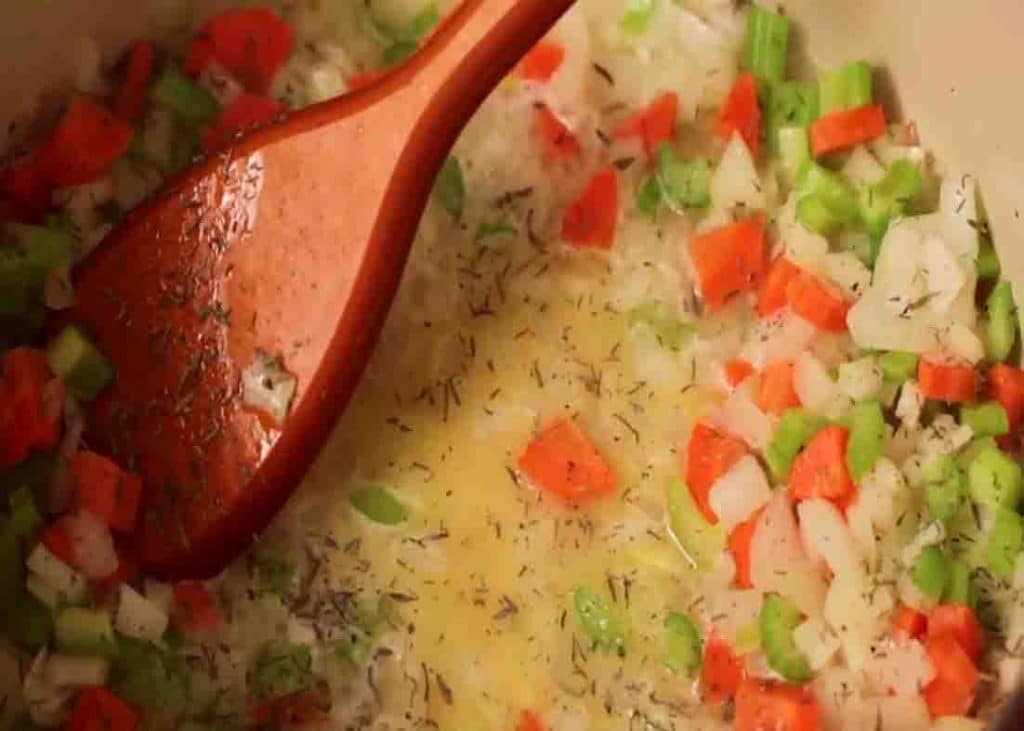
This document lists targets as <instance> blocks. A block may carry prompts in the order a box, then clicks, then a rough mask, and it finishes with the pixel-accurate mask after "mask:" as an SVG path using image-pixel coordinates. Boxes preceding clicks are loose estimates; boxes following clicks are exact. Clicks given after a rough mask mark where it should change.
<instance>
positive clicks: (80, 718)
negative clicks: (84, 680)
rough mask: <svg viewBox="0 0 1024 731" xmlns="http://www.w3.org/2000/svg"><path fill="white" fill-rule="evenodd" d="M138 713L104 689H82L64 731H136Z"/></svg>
mask: <svg viewBox="0 0 1024 731" xmlns="http://www.w3.org/2000/svg"><path fill="white" fill-rule="evenodd" d="M138 728H139V713H138V711H136V710H135V709H134V708H132V707H131V706H130V705H128V704H127V703H125V702H124V701H123V700H121V699H120V698H118V697H117V696H116V695H114V694H113V693H111V692H110V691H109V690H107V689H106V688H103V687H101V686H98V685H94V686H89V687H86V688H83V689H82V690H81V692H79V694H78V697H77V698H76V699H75V706H74V710H73V711H72V712H71V718H69V719H68V721H67V723H66V724H65V726H64V731H136V729H138Z"/></svg>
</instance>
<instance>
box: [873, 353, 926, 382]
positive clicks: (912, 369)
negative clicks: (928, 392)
mask: <svg viewBox="0 0 1024 731" xmlns="http://www.w3.org/2000/svg"><path fill="white" fill-rule="evenodd" d="M919 360H920V356H918V354H917V353H905V352H903V351H900V350H890V351H889V352H887V353H882V355H881V356H880V357H879V358H878V366H879V368H881V369H882V376H883V377H884V378H885V380H887V381H889V382H890V383H903V382H904V381H907V380H908V379H910V378H913V377H914V375H915V374H916V373H917V363H918V361H919Z"/></svg>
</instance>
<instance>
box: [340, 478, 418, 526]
mask: <svg viewBox="0 0 1024 731" xmlns="http://www.w3.org/2000/svg"><path fill="white" fill-rule="evenodd" d="M348 501H349V502H350V503H352V507H354V508H355V509H356V510H358V511H359V512H360V513H362V514H363V515H364V516H366V517H367V518H369V519H370V520H372V521H373V522H374V523H379V524H381V525H398V524H400V523H404V522H405V520H406V518H408V517H409V510H408V509H407V508H406V507H405V505H403V504H402V503H401V502H400V501H399V500H398V498H396V497H395V496H394V495H393V494H392V493H391V491H390V490H388V489H387V488H385V487H381V486H380V485H368V486H366V487H360V488H355V489H353V490H352V491H351V492H349V494H348Z"/></svg>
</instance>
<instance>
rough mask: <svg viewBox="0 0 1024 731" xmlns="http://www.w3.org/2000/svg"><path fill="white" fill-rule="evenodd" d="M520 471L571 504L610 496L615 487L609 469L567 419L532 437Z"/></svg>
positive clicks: (612, 474)
mask: <svg viewBox="0 0 1024 731" xmlns="http://www.w3.org/2000/svg"><path fill="white" fill-rule="evenodd" d="M519 469H521V470H522V471H523V474H524V475H526V477H527V478H528V479H529V480H530V482H532V483H533V484H534V485H536V486H537V488H538V489H539V490H541V491H543V492H547V493H551V494H552V495H555V496H557V497H559V498H561V499H563V500H565V501H567V502H572V503H579V502H584V501H587V500H593V499H595V498H599V497H603V496H605V495H610V494H611V493H613V492H615V490H616V487H617V479H616V476H615V473H614V472H613V471H612V468H611V467H610V466H609V465H608V463H607V462H605V460H604V458H603V457H602V456H601V454H600V453H599V452H598V451H597V448H596V447H594V445H593V443H592V442H591V441H590V439H589V438H588V437H587V435H586V434H585V433H584V432H583V430H582V429H580V427H579V426H578V425H577V424H576V423H575V422H574V421H572V420H570V419H558V420H557V421H555V422H554V423H553V424H551V425H550V426H548V427H547V428H546V429H544V431H542V432H541V433H540V434H538V435H537V436H536V437H534V438H533V440H532V441H531V442H530V443H529V445H527V447H526V450H525V451H524V452H523V454H522V456H520V458H519Z"/></svg>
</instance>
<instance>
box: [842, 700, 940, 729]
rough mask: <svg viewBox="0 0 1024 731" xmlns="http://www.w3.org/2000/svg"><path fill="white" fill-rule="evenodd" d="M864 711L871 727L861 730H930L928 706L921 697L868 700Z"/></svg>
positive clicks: (865, 702)
mask: <svg viewBox="0 0 1024 731" xmlns="http://www.w3.org/2000/svg"><path fill="white" fill-rule="evenodd" d="M864 711H865V715H864V716H863V718H864V719H865V721H866V722H867V723H869V724H870V725H869V726H864V727H861V728H872V729H880V731H920V729H926V728H929V723H931V714H929V713H928V706H927V704H925V702H924V698H922V697H921V696H920V695H894V696H881V697H875V698H868V699H865V701H864ZM851 728H852V727H851Z"/></svg>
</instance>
